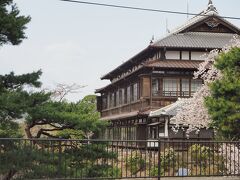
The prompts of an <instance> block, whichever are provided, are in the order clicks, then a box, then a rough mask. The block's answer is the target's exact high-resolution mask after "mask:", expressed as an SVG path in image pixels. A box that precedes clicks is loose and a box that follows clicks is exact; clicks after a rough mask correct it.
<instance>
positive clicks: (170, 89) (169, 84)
mask: <svg viewBox="0 0 240 180" xmlns="http://www.w3.org/2000/svg"><path fill="white" fill-rule="evenodd" d="M177 95H178V79H167V78H166V79H163V96H177Z"/></svg>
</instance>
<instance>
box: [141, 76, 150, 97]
mask: <svg viewBox="0 0 240 180" xmlns="http://www.w3.org/2000/svg"><path fill="white" fill-rule="evenodd" d="M141 88H142V97H150V78H149V77H142V86H141Z"/></svg>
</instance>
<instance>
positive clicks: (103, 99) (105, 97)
mask: <svg viewBox="0 0 240 180" xmlns="http://www.w3.org/2000/svg"><path fill="white" fill-rule="evenodd" d="M102 108H103V109H107V96H103V97H102Z"/></svg>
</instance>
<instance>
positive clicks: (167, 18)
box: [166, 18, 170, 34]
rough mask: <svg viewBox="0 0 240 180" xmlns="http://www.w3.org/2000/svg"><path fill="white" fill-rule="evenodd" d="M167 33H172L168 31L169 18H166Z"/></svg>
mask: <svg viewBox="0 0 240 180" xmlns="http://www.w3.org/2000/svg"><path fill="white" fill-rule="evenodd" d="M166 33H167V34H168V33H170V30H169V29H168V18H166Z"/></svg>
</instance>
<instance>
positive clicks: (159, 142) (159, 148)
mask: <svg viewBox="0 0 240 180" xmlns="http://www.w3.org/2000/svg"><path fill="white" fill-rule="evenodd" d="M160 179H161V140H160V138H159V139H158V180H160Z"/></svg>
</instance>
